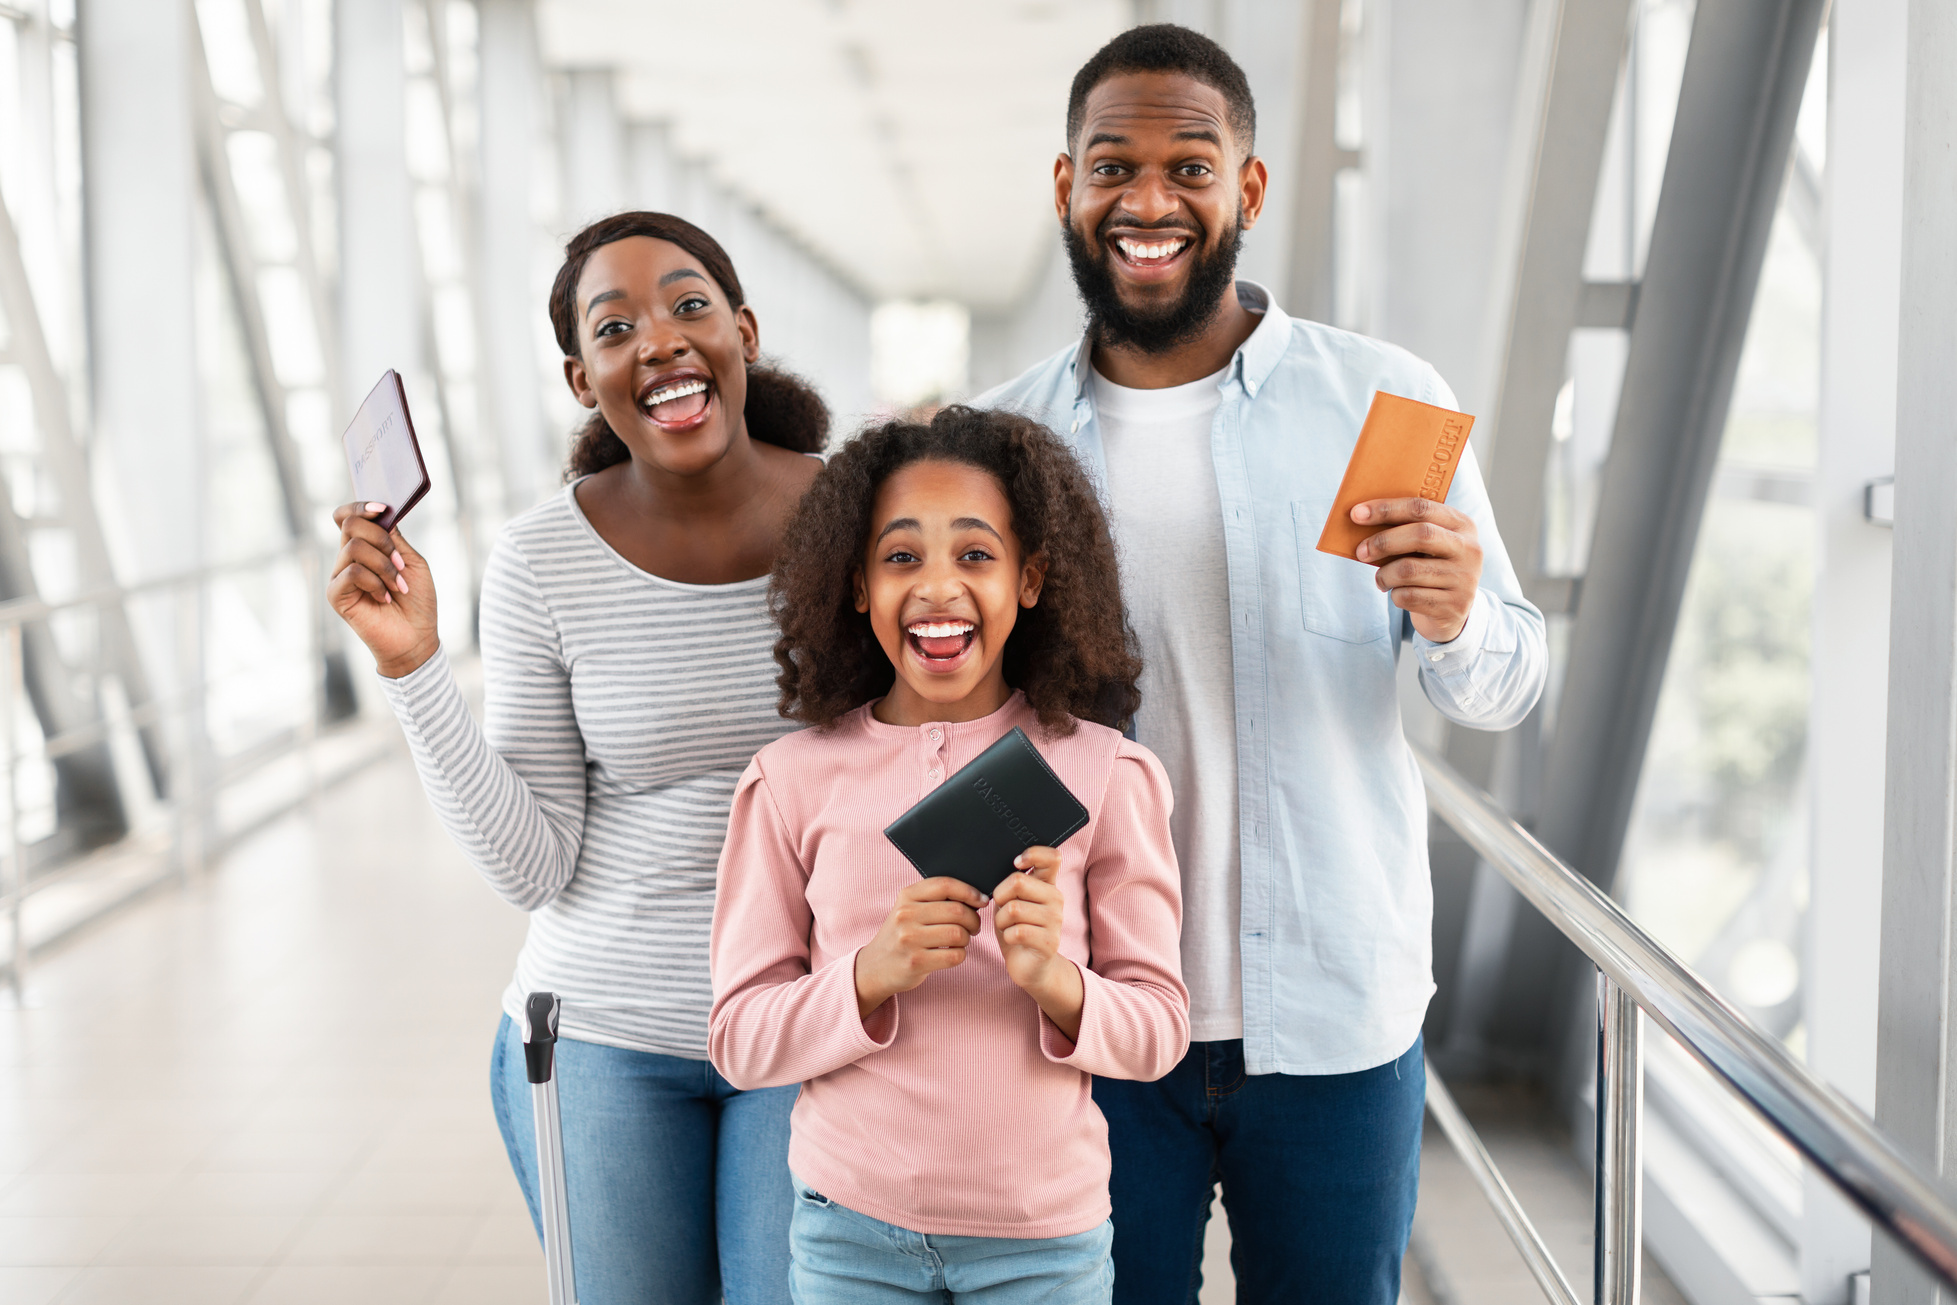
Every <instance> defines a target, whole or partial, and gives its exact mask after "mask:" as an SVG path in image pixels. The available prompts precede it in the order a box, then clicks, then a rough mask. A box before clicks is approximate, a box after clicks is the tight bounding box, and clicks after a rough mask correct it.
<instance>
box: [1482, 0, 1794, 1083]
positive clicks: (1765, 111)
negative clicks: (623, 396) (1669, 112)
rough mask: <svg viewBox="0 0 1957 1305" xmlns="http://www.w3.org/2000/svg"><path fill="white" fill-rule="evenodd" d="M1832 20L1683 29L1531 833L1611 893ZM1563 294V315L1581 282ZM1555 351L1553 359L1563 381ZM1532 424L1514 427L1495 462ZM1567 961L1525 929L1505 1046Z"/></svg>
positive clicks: (1725, 11)
mask: <svg viewBox="0 0 1957 1305" xmlns="http://www.w3.org/2000/svg"><path fill="white" fill-rule="evenodd" d="M1824 11H1825V0H1784V2H1783V3H1777V4H1701V5H1700V6H1699V7H1698V9H1697V10H1696V12H1695V14H1694V18H1693V26H1692V36H1691V45H1690V49H1689V52H1688V54H1687V56H1686V64H1685V71H1684V78H1683V81H1682V84H1681V88H1680V92H1679V102H1678V115H1677V121H1676V126H1675V127H1674V130H1673V135H1672V145H1671V150H1670V153H1669V155H1668V156H1667V160H1666V165H1665V176H1664V181H1663V184H1662V186H1661V187H1660V191H1659V199H1658V209H1657V215H1656V217H1655V218H1654V221H1653V226H1652V235H1651V246H1650V252H1649V255H1648V257H1647V261H1646V266H1645V273H1644V278H1643V281H1642V284H1641V289H1640V291H1639V295H1638V306H1637V320H1636V322H1635V324H1634V325H1633V327H1632V329H1631V334H1630V340H1629V346H1628V353H1627V358H1626V362H1625V373H1624V386H1623V391H1622V397H1621V399H1620V400H1619V405H1618V412H1617V420H1616V423H1615V426H1614V432H1613V435H1612V439H1611V447H1610V452H1609V455H1608V457H1607V459H1606V461H1605V465H1604V472H1603V480H1602V486H1601V490H1600V494H1599V499H1600V506H1599V509H1598V515H1597V524H1596V529H1595V534H1594V537H1593V540H1592V543H1591V548H1590V560H1589V566H1588V568H1587V570H1586V573H1585V576H1584V582H1583V601H1582V603H1581V605H1580V606H1579V608H1578V610H1577V613H1576V618H1575V623H1574V628H1573V630H1572V633H1571V640H1570V657H1569V669H1568V672H1567V675H1566V677H1565V680H1564V686H1563V690H1562V694H1561V696H1560V698H1559V699H1558V701H1557V704H1556V726H1555V733H1554V735H1553V737H1552V738H1551V739H1550V740H1549V744H1548V751H1547V756H1546V760H1545V766H1544V791H1543V800H1542V805H1541V808H1540V810H1541V815H1540V817H1539V823H1538V833H1539V835H1540V836H1541V838H1542V840H1543V842H1544V843H1545V844H1547V845H1548V846H1549V847H1550V849H1551V850H1553V851H1555V852H1556V853H1557V854H1558V855H1560V856H1562V857H1563V858H1564V859H1565V860H1567V861H1568V862H1570V864H1572V865H1573V866H1575V867H1576V868H1577V870H1578V871H1580V872H1581V873H1582V874H1584V875H1585V876H1587V877H1588V878H1590V879H1591V880H1592V881H1593V882H1595V883H1597V884H1599V885H1600V886H1602V887H1604V888H1605V889H1607V890H1608V889H1609V887H1610V886H1611V884H1612V882H1613V881H1614V879H1615V876H1616V871H1617V864H1618V857H1619V854H1620V852H1621V850H1622V846H1623V841H1624V834H1625V830H1626V828H1627V826H1628V824H1629V821H1630V813H1631V803H1632V799H1633V797H1634V796H1635V793H1636V789H1637V782H1638V777H1639V773H1640V771H1641V769H1642V766H1643V761H1644V753H1645V745H1646V742H1647V741H1648V739H1649V737H1650V732H1651V721H1652V716H1653V714H1654V712H1655V710H1656V707H1657V702H1658V690H1659V687H1660V685H1661V683H1662V682H1663V679H1664V673H1665V664H1666V660H1667V656H1668V654H1669V653H1670V651H1671V643H1672V634H1673V631H1674V629H1675V627H1676V625H1677V621H1678V612H1679V604H1680V601H1681V600H1682V598H1683V595H1684V591H1685V579H1686V573H1687V571H1688V569H1689V567H1690V565H1691V561H1692V552H1693V546H1694V544H1695V543H1696V542H1697V539H1698V533H1699V523H1700V519H1701V516H1702V515H1703V511H1704V507H1705V501H1706V494H1707V490H1708V488H1709V487H1710V484H1711V481H1712V472H1713V466H1714V463H1715V461H1716V460H1717V458H1718V454H1719V445H1720V440H1721V437H1722V435H1723V434H1724V432H1725V426H1726V414H1727V409H1728V406H1729V404H1730V402H1731V399H1732V391H1733V378H1734V375H1735V373H1736V372H1737V370H1738V366H1739V357H1740V349H1741V346H1742V345H1743V344H1744V342H1745V339H1746V330H1747V324H1748V319H1749V317H1750V314H1751V310H1752V306H1753V293H1754V289H1755V287H1756V285H1757V284H1758V281H1759V275H1760V265H1761V262H1762V260H1763V258H1764V257H1765V254H1766V247H1767V235H1768V231H1769V229H1770V228H1771V226H1772V223H1773V216H1774V210H1775V208H1776V206H1777V203H1778V200H1779V197H1780V191H1781V186H1782V184H1783V182H1784V181H1785V179H1786V175H1787V164H1788V155H1789V150H1790V149H1791V147H1792V143H1793V134H1794V120H1795V116H1796V114H1797V113H1798V111H1799V109H1800V105H1801V97H1802V93H1803V92H1804V91H1805V89H1806V86H1807V79H1808V72H1809V69H1810V67H1811V65H1812V60H1813V55H1814V43H1815V39H1816V36H1817V34H1818V32H1819V30H1820V23H1821V18H1822V15H1823V13H1824ZM1562 298H1563V302H1564V307H1565V309H1566V312H1567V314H1568V316H1569V317H1570V318H1571V319H1572V320H1573V317H1574V313H1575V310H1576V306H1577V302H1578V299H1579V294H1578V283H1577V282H1576V281H1575V279H1574V278H1573V279H1572V281H1571V282H1570V284H1569V285H1568V286H1567V287H1566V293H1565V294H1564V295H1563V296H1562ZM1564 339H1565V340H1566V339H1567V332H1565V336H1564ZM1541 344H1542V347H1543V348H1545V349H1552V343H1551V342H1550V341H1549V340H1548V339H1545V340H1543V341H1542V342H1541ZM1564 348H1565V344H1564V343H1556V344H1554V346H1553V349H1552V352H1553V354H1554V357H1555V358H1556V360H1557V361H1556V367H1557V369H1558V371H1559V374H1560V368H1561V366H1562V358H1563V355H1564ZM1547 358H1548V355H1547V354H1546V355H1545V357H1544V358H1543V359H1542V360H1539V361H1542V362H1543V363H1544V364H1545V365H1546V364H1547ZM1558 384H1560V380H1559V382H1558ZM1505 403H1506V400H1505ZM1530 429H1531V428H1530V427H1529V426H1527V425H1521V426H1510V427H1508V428H1507V429H1506V430H1505V431H1504V432H1502V433H1501V434H1500V435H1499V436H1498V440H1499V443H1498V446H1497V456H1498V457H1503V456H1508V455H1509V454H1511V453H1512V452H1513V451H1514V450H1515V449H1516V444H1515V443H1512V442H1511V440H1512V439H1513V437H1515V436H1516V435H1517V434H1518V432H1519V431H1520V432H1523V433H1525V440H1524V441H1523V442H1526V439H1527V432H1529V431H1530ZM1511 488H1514V487H1513V486H1511ZM1534 492H1535V495H1536V496H1537V497H1538V498H1539V497H1540V494H1541V487H1540V481H1538V482H1537V487H1536V489H1535V491H1534ZM1567 954H1569V953H1568V949H1567V947H1566V946H1564V945H1563V944H1562V943H1561V941H1560V939H1558V938H1557V937H1556V936H1555V934H1554V932H1553V930H1551V929H1550V928H1549V926H1548V925H1547V924H1546V923H1545V922H1543V921H1541V920H1539V919H1535V918H1524V919H1522V920H1520V921H1518V927H1517V929H1516V932H1515V935H1514V938H1513V940H1512V943H1511V947H1510V950H1509V962H1508V968H1507V973H1506V976H1505V985H1504V988H1505V991H1504V1000H1503V1001H1502V1002H1501V1003H1499V1006H1498V1014H1497V1020H1498V1026H1497V1027H1498V1033H1497V1040H1498V1041H1499V1042H1501V1043H1505V1044H1508V1045H1511V1046H1515V1045H1537V1046H1541V1045H1544V1043H1545V1041H1546V1034H1547V1033H1548V1031H1549V1029H1550V1028H1551V1027H1553V1025H1550V1024H1546V1023H1545V1016H1547V1015H1549V1014H1550V1011H1551V1010H1552V1009H1554V1005H1555V1001H1556V998H1555V997H1554V996H1551V997H1550V1000H1549V1001H1548V1002H1546V1001H1545V995H1546V994H1558V993H1560V992H1561V990H1562V986H1563V985H1559V984H1557V983H1556V982H1555V981H1554V975H1555V967H1556V964H1557V958H1558V957H1561V956H1565V955H1567ZM1546 1007H1547V1008H1546Z"/></svg>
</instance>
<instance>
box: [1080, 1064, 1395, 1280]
mask: <svg viewBox="0 0 1957 1305" xmlns="http://www.w3.org/2000/svg"><path fill="white" fill-rule="evenodd" d="M1243 1052H1244V1049H1243V1043H1242V1042H1241V1041H1231V1042H1195V1043H1191V1044H1190V1047H1189V1054H1188V1055H1187V1056H1185V1057H1183V1060H1182V1063H1181V1064H1179V1065H1177V1066H1176V1067H1175V1068H1174V1069H1172V1070H1170V1071H1169V1074H1168V1076H1167V1077H1166V1078H1163V1079H1161V1080H1159V1081H1157V1082H1154V1083H1133V1082H1127V1081H1124V1080H1120V1079H1107V1078H1097V1079H1095V1080H1094V1100H1095V1103H1096V1104H1097V1105H1099V1106H1100V1107H1101V1113H1102V1114H1103V1115H1105V1116H1106V1117H1107V1121H1108V1145H1109V1148H1110V1149H1111V1150H1112V1151H1113V1153H1114V1175H1113V1179H1112V1181H1111V1182H1110V1183H1109V1195H1110V1196H1111V1197H1112V1198H1113V1201H1114V1229H1115V1233H1114V1263H1115V1268H1116V1270H1117V1277H1116V1278H1115V1283H1116V1299H1117V1300H1118V1301H1119V1302H1120V1305H1195V1301H1196V1293H1197V1290H1198V1289H1199V1288H1200V1287H1201V1285H1202V1280H1203V1271H1202V1265H1203V1229H1204V1225H1205V1224H1207V1223H1208V1222H1209V1211H1210V1193H1211V1189H1212V1187H1213V1186H1214V1184H1216V1183H1217V1182H1219V1181H1221V1182H1222V1184H1223V1208H1224V1211H1225V1212H1226V1213H1227V1214H1228V1215H1229V1217H1230V1267H1231V1268H1232V1269H1233V1270H1235V1271H1236V1276H1237V1300H1238V1301H1239V1302H1240V1303H1241V1305H1263V1302H1278V1301H1310V1302H1312V1305H1394V1302H1395V1301H1396V1300H1397V1299H1398V1298H1399V1295H1400V1257H1401V1256H1402V1255H1404V1254H1405V1253H1406V1247H1407V1234H1408V1232H1410V1231H1411V1230H1412V1228H1413V1203H1414V1198H1415V1196H1416V1195H1417V1194H1418V1192H1419V1188H1420V1125H1421V1114H1422V1111H1423V1110H1424V1108H1425V1100H1426V1092H1427V1076H1426V1062H1425V1060H1424V1059H1423V1057H1422V1055H1421V1044H1420V1040H1419V1039H1417V1038H1416V1039H1415V1040H1414V1044H1413V1046H1412V1048H1411V1049H1410V1050H1408V1051H1407V1053H1406V1054H1405V1055H1403V1056H1401V1057H1400V1058H1399V1059H1398V1060H1393V1061H1389V1062H1387V1063H1386V1064H1384V1065H1380V1066H1378V1067H1376V1068H1374V1069H1367V1070H1360V1071H1359V1072H1358V1073H1355V1074H1311V1075H1302V1074H1256V1075H1248V1074H1245V1073H1244V1054H1243Z"/></svg>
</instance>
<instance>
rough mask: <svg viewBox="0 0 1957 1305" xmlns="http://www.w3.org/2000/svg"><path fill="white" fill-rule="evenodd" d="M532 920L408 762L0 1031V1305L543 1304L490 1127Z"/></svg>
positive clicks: (62, 970)
mask: <svg viewBox="0 0 1957 1305" xmlns="http://www.w3.org/2000/svg"><path fill="white" fill-rule="evenodd" d="M522 932H523V921H522V918H521V916H519V915H518V913H517V912H515V911H513V910H510V909H509V908H507V907H504V906H503V905H502V904H501V903H500V902H498V901H497V900H496V899H495V898H494V897H493V896H492V895H491V894H490V893H489V892H488V891H487V890H486V889H485V888H483V886H482V885H481V883H480V882H479V881H478V880H477V879H476V877H475V875H474V873H473V872H472V871H471V870H470V869H469V867H468V866H467V865H466V864H464V863H463V861H462V859H461V858H460V856H459V855H458V854H457V853H456V852H455V851H454V849H453V848H452V846H451V845H450V844H449V842H448V839H447V838H446V836H445V835H444V834H443V833H442V831H441V829H440V827H439V826H438V825H437V824H436V822H435V820H434V818H433V816H432V815H431V814H430V813H429V811H428V807H427V804H426V802H425V801H424V799H423V798H422V795H421V791H420V788H419V786H418V785H417V783H416V781H415V777H414V773H413V771H412V770H411V769H410V768H409V767H408V766H407V765H406V764H405V762H403V761H400V760H394V761H390V762H388V763H386V764H384V765H382V766H379V767H377V768H376V769H375V770H374V771H373V773H371V774H369V775H366V776H363V777H361V778H358V779H355V780H353V781H351V782H348V783H346V784H343V785H341V786H339V787H337V788H335V789H333V790H332V791H330V792H329V793H328V794H327V795H326V796H325V798H324V800H323V801H322V803H321V805H320V807H319V809H318V810H317V811H316V812H302V813H299V814H296V815H294V816H292V817H289V818H287V819H284V820H281V821H280V822H278V823H277V824H275V825H273V826H271V827H270V828H268V829H266V830H265V831H264V832H262V833H260V834H259V835H257V836H255V837H253V838H252V839H250V840H249V841H247V842H245V843H244V844H242V845H240V846H239V847H238V848H237V849H236V850H235V851H233V852H232V853H231V854H230V855H228V856H227V857H226V858H225V859H224V862H223V864H221V865H220V866H218V867H217V868H216V869H215V870H213V871H212V872H211V873H210V874H209V875H208V876H207V877H206V878H205V879H203V880H202V881H201V882H200V883H198V884H196V885H194V886H192V887H190V888H189V889H187V890H181V891H179V890H176V889H165V890H163V891H160V892H158V893H156V894H155V895H153V896H152V897H150V898H149V899H148V900H145V901H143V902H140V903H138V904H136V905H134V906H132V907H130V908H127V909H125V910H124V911H123V912H121V913H120V914H119V915H116V916H114V917H112V918H110V919H109V920H107V921H105V922H104V923H102V924H101V925H98V926H96V927H95V928H93V929H91V930H90V931H88V932H86V933H85V934H83V935H82V936H80V937H79V938H77V939H75V940H73V941H72V942H70V943H68V944H66V945H64V946H63V947H62V948H61V949H60V950H59V951H57V952H56V953H55V954H54V955H52V956H50V957H47V958H45V959H43V960H42V961H41V963H40V964H39V965H38V966H37V968H36V969H35V971H34V972H33V974H32V976H31V982H30V988H29V997H30V1006H29V1008H28V1009H26V1010H11V1009H5V1010H0V1305H46V1303H50V1302H59V1305H98V1303H100V1305H173V1303H174V1302H186V1303H190V1302H194V1303H195V1305H231V1303H233V1302H236V1303H239V1305H243V1303H245V1302H250V1303H252V1305H301V1303H308V1305H309V1303H311V1302H327V1301H331V1302H336V1303H344V1302H356V1303H357V1305H395V1303H396V1302H415V1303H417V1305H436V1303H441V1305H451V1303H461V1302H467V1303H468V1305H499V1303H500V1302H505V1301H508V1302H521V1303H522V1305H537V1302H539V1301H541V1300H542V1298H543V1269H542V1260H541V1257H540V1255H539V1253H538V1250H537V1242H536V1238H535V1235H534V1234H533V1233H532V1232H531V1229H530V1224H529V1219H528V1217H527V1215H525V1213H524V1211H523V1203H522V1197H521V1196H520V1195H519V1194H518V1192H517V1188H516V1184H515V1182H514V1180H513V1179H512V1178H511V1177H510V1172H509V1166H508V1163H507V1162H506V1161H505V1160H504V1158H503V1152H502V1143H501V1141H500V1139H499V1138H498V1136H497V1133H496V1125H495V1121H494V1120H493V1118H492V1117H491V1115H490V1112H489V1101H488V1092H487V1085H486V1081H487V1074H488V1061H489V1044H490V1038H491V1035H492V1033H493V1032H494V1029H495V1025H496V1020H497V998H498V996H499V994H500V992H501V990H502V987H503V984H504V983H505V981H506V980H507V979H508V976H509V967H510V961H511V958H512V957H513V956H514V955H515V951H516V947H517V944H518V943H519V941H520V940H521V937H522Z"/></svg>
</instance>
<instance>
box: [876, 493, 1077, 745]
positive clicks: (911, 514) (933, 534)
mask: <svg viewBox="0 0 1957 1305" xmlns="http://www.w3.org/2000/svg"><path fill="white" fill-rule="evenodd" d="M1045 576H1046V562H1045V559H1043V558H1040V557H1037V556H1035V557H1026V556H1024V554H1023V552H1022V550H1021V548H1020V544H1019V537H1018V536H1017V535H1016V534H1014V533H1013V528H1012V506H1011V504H1009V503H1008V502H1007V501H1006V493H1005V489H1004V488H1003V487H1002V486H1001V485H1000V484H999V482H998V481H997V480H996V479H994V478H993V476H992V475H991V474H990V473H989V472H985V471H981V470H980V469H979V468H977V467H973V466H968V465H967V464H965V463H962V462H942V461H926V462H913V463H911V464H910V465H908V466H906V467H903V468H901V469H900V470H898V471H897V472H895V473H894V474H892V475H891V476H890V477H889V478H888V479H886V480H885V481H884V482H883V484H882V485H881V486H880V487H879V488H878V489H877V497H876V502H875V504H874V506H873V507H872V508H871V511H870V544H869V547H868V548H867V549H866V550H865V551H864V555H863V562H862V565H861V566H860V567H859V568H858V570H857V572H856V610H857V611H859V612H865V613H868V615H869V617H870V628H871V630H873V631H874V632H875V633H876V636H877V642H878V643H879V644H881V645H882V646H883V651H884V655H885V656H887V657H889V658H890V663H891V665H892V666H894V667H896V668H897V681H896V683H895V684H893V685H892V686H891V689H890V693H889V695H888V696H887V697H885V698H884V700H883V701H882V702H881V703H879V704H877V706H876V708H875V709H874V710H875V713H876V717H877V719H878V720H880V721H883V722H885V723H886V724H891V725H921V724H923V723H924V722H926V721H934V720H943V721H961V720H977V719H978V718H979V717H981V716H986V715H990V714H991V713H992V712H994V711H997V710H998V709H999V708H1000V707H1002V706H1004V705H1005V701H1006V699H1007V698H1008V697H1010V696H1011V694H1012V690H1011V689H1010V688H1009V687H1008V686H1007V684H1006V677H1005V671H1004V669H1003V666H1002V664H1001V658H1002V657H1003V656H1004V655H1005V651H1006V639H1007V638H1008V637H1009V636H1010V635H1011V634H1012V628H1013V624H1014V622H1015V621H1016V620H1017V619H1018V616H1019V609H1020V608H1022V607H1031V606H1033V604H1034V603H1036V602H1038V601H1039V597H1040V585H1041V582H1042V581H1043V580H1044V578H1045Z"/></svg>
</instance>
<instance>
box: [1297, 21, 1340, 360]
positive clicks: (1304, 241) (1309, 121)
mask: <svg viewBox="0 0 1957 1305" xmlns="http://www.w3.org/2000/svg"><path fill="white" fill-rule="evenodd" d="M1303 7H1304V10H1305V12H1304V14H1303V15H1302V18H1301V21H1300V22H1299V24H1298V27H1299V31H1300V34H1301V39H1300V46H1301V48H1300V50H1299V53H1298V68H1299V71H1300V74H1301V76H1302V79H1303V85H1302V86H1301V87H1300V88H1299V93H1298V127H1297V136H1296V148H1295V149H1294V150H1293V151H1292V158H1293V160H1294V162H1293V165H1292V166H1293V170H1294V177H1293V180H1292V183H1291V185H1292V192H1291V257H1290V265H1289V267H1288V268H1287V269H1286V271H1287V277H1286V281H1285V297H1284V307H1285V310H1286V311H1287V312H1289V313H1290V314H1291V315H1292V316H1293V317H1308V318H1310V319H1311V320H1313V321H1315V322H1329V321H1331V320H1332V313H1333V309H1334V306H1335V305H1334V303H1333V300H1334V299H1335V297H1336V293H1335V292H1336V290H1337V286H1336V284H1335V277H1334V267H1333V252H1334V251H1333V244H1332V235H1333V214H1334V211H1335V200H1336V194H1335V183H1336V181H1337V179H1338V173H1339V167H1340V165H1341V164H1342V162H1343V161H1344V160H1343V159H1342V158H1341V156H1340V152H1339V143H1338V133H1337V127H1338V116H1339V7H1340V6H1339V3H1338V0H1303Z"/></svg>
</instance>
